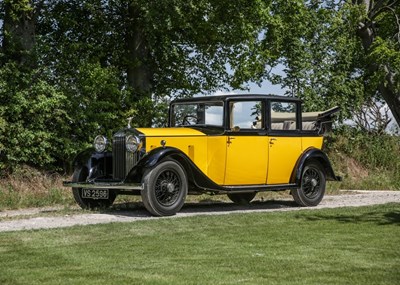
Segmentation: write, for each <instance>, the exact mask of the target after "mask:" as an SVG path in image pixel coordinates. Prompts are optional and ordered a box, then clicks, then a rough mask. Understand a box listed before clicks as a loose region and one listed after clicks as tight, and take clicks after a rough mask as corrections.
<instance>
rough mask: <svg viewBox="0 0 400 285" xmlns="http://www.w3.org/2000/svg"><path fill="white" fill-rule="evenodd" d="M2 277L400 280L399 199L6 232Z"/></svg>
mask: <svg viewBox="0 0 400 285" xmlns="http://www.w3.org/2000/svg"><path fill="white" fill-rule="evenodd" d="M0 284H2V285H5V284H362V285H364V284H400V204H388V205H383V206H374V207H361V208H342V209H326V210H303V211H294V212H274V213H248V214H232V215H221V216H199V217H190V218H178V219H169V218H165V219H154V220H150V221H140V222H134V223H116V224H107V225H96V226H84V227H83V226H79V227H72V228H66V229H57V230H40V231H23V232H13V233H0Z"/></svg>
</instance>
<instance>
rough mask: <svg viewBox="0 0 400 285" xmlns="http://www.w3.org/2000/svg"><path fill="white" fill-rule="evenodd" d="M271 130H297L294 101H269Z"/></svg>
mask: <svg viewBox="0 0 400 285" xmlns="http://www.w3.org/2000/svg"><path fill="white" fill-rule="evenodd" d="M270 113H271V130H285V131H287V130H297V129H298V126H297V112H296V103H295V102H279V101H271V110H270Z"/></svg>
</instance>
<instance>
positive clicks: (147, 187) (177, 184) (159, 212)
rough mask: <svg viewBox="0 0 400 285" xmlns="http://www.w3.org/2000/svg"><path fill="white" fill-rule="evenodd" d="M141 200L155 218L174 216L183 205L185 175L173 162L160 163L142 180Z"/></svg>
mask: <svg viewBox="0 0 400 285" xmlns="http://www.w3.org/2000/svg"><path fill="white" fill-rule="evenodd" d="M143 186H144V187H143V190H142V200H143V204H144V206H145V207H146V209H147V210H148V211H149V212H150V213H151V214H153V215H155V216H172V215H175V214H176V213H177V212H178V211H179V210H180V209H181V208H182V206H183V204H184V203H185V199H186V195H187V192H188V182H187V178H186V173H185V171H184V169H183V168H182V167H181V165H180V164H179V163H177V162H175V161H173V160H166V161H163V162H161V163H160V164H159V165H157V166H156V167H155V168H153V169H151V170H150V171H149V172H147V173H146V174H145V176H144V178H143Z"/></svg>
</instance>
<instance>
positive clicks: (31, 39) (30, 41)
mask: <svg viewBox="0 0 400 285" xmlns="http://www.w3.org/2000/svg"><path fill="white" fill-rule="evenodd" d="M16 2H17V1H12V2H10V1H7V2H5V3H4V5H5V6H4V8H5V9H4V11H5V16H4V23H3V31H4V32H3V35H4V38H3V47H2V50H3V53H4V54H5V58H6V60H12V61H15V62H17V63H18V64H20V65H23V66H25V67H28V68H29V67H30V68H31V67H33V66H34V65H35V61H34V58H33V50H34V47H35V29H36V25H35V14H34V9H33V1H32V0H31V1H29V2H28V3H25V4H24V3H23V2H25V1H22V0H20V2H21V3H16Z"/></svg>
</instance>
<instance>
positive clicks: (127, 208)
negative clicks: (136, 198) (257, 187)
mask: <svg viewBox="0 0 400 285" xmlns="http://www.w3.org/2000/svg"><path fill="white" fill-rule="evenodd" d="M290 208H299V206H298V205H297V204H296V203H295V202H294V201H288V200H268V201H254V202H252V203H250V204H247V205H238V204H234V203H232V202H224V201H209V200H207V201H204V202H202V201H200V202H188V203H185V205H184V206H183V207H182V209H181V210H180V211H179V212H178V215H179V214H191V215H192V214H213V213H215V214H218V213H225V212H231V213H234V212H246V211H249V212H252V211H258V210H271V211H274V210H281V209H290ZM100 212H101V213H104V214H108V215H118V216H126V217H151V214H150V213H149V212H148V211H147V210H146V209H145V207H144V205H143V203H142V202H128V203H117V204H114V205H113V206H112V207H111V208H110V209H106V210H101V211H100Z"/></svg>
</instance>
